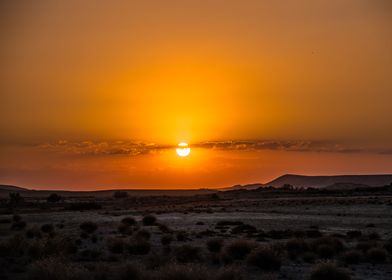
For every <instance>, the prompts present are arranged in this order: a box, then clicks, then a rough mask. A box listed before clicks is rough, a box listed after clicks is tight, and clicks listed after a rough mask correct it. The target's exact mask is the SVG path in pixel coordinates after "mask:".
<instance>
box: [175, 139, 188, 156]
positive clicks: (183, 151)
mask: <svg viewBox="0 0 392 280" xmlns="http://www.w3.org/2000/svg"><path fill="white" fill-rule="evenodd" d="M176 152H177V155H179V156H180V157H187V156H188V155H189V154H190V152H191V148H189V145H188V143H185V142H181V143H180V144H178V148H177V149H176Z"/></svg>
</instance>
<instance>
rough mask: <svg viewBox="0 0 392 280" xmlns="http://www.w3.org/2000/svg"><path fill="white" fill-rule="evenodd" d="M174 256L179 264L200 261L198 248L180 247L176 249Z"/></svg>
mask: <svg viewBox="0 0 392 280" xmlns="http://www.w3.org/2000/svg"><path fill="white" fill-rule="evenodd" d="M175 255H176V259H177V261H178V262H180V263H189V262H193V261H197V260H200V259H201V256H200V248H199V247H195V246H191V245H182V246H180V247H178V248H176V252H175Z"/></svg>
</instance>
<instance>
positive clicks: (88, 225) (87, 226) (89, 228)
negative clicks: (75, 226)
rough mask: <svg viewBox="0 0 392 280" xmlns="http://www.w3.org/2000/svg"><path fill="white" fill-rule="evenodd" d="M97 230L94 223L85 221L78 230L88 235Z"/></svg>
mask: <svg viewBox="0 0 392 280" xmlns="http://www.w3.org/2000/svg"><path fill="white" fill-rule="evenodd" d="M97 228H98V225H97V224H96V223H94V222H89V221H87V222H83V223H81V224H80V229H81V230H82V231H84V232H85V233H88V234H90V233H93V232H94V231H96V230H97Z"/></svg>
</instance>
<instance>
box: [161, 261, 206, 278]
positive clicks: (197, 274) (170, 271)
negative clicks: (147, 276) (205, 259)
mask: <svg viewBox="0 0 392 280" xmlns="http://www.w3.org/2000/svg"><path fill="white" fill-rule="evenodd" d="M153 279H154V280H210V279H211V274H210V272H209V271H208V270H207V269H206V268H205V267H202V266H199V265H189V264H188V265H179V264H170V265H167V266H164V267H162V268H161V269H159V270H157V271H156V272H155V273H154V276H153Z"/></svg>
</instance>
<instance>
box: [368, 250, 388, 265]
mask: <svg viewBox="0 0 392 280" xmlns="http://www.w3.org/2000/svg"><path fill="white" fill-rule="evenodd" d="M366 256H367V259H368V260H369V261H370V262H371V263H373V264H379V263H385V261H386V260H387V256H388V253H387V251H386V250H384V249H382V248H372V249H370V250H369V251H368V252H367V254H366Z"/></svg>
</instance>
